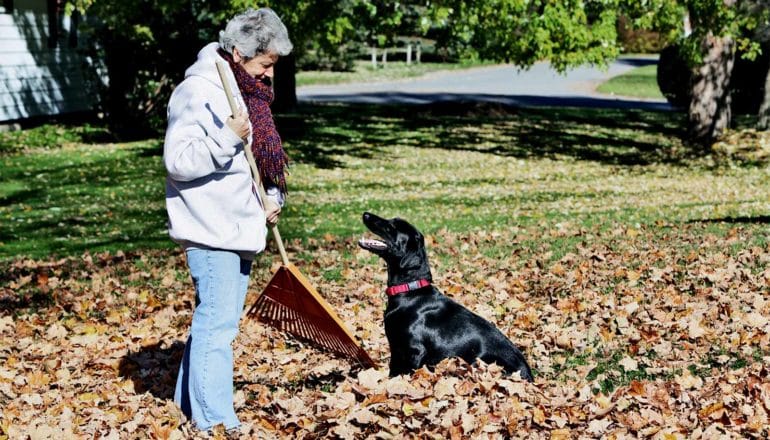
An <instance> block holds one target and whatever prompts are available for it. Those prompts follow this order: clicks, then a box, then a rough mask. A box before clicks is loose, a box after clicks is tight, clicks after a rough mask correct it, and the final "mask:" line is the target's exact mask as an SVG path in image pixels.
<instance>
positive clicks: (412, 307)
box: [358, 212, 532, 382]
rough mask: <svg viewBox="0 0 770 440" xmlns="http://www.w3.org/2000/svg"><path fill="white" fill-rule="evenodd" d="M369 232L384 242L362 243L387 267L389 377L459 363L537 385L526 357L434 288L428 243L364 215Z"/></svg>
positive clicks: (402, 225) (400, 224)
mask: <svg viewBox="0 0 770 440" xmlns="http://www.w3.org/2000/svg"><path fill="white" fill-rule="evenodd" d="M363 221H364V224H365V225H366V227H367V228H369V230H370V231H372V232H373V233H374V234H376V235H377V236H378V237H380V238H381V239H382V240H374V239H368V238H362V239H361V240H359V242H358V244H359V246H361V247H362V248H364V249H366V250H367V251H369V252H372V253H374V254H376V255H379V256H380V257H381V258H382V259H384V260H385V263H386V264H387V266H388V288H387V290H386V293H387V294H388V306H387V308H386V309H385V335H386V336H387V337H388V343H389V344H390V354H391V356H390V375H391V376H397V375H399V374H404V373H410V372H412V371H414V370H416V369H418V368H420V367H422V366H423V365H427V366H433V365H436V364H438V363H439V362H441V360H442V359H445V358H450V357H459V358H462V359H464V360H465V361H466V362H468V363H473V362H475V361H476V359H481V360H482V361H484V362H486V363H488V364H491V363H496V364H498V365H500V366H502V367H503V368H504V369H505V371H506V373H508V374H510V373H513V372H516V371H518V372H519V374H520V375H521V377H522V378H524V379H526V380H528V381H530V382H531V381H532V372H531V371H530V369H529V365H527V361H526V360H525V359H524V355H523V354H522V353H521V351H519V349H518V348H516V346H515V345H513V343H511V341H510V340H508V338H506V337H505V336H504V335H503V334H502V332H500V330H498V329H497V328H496V327H495V326H494V325H492V324H491V323H489V322H488V321H486V320H485V319H484V318H482V317H480V316H478V315H476V314H474V313H472V312H470V311H469V310H468V309H466V308H465V307H463V306H461V305H460V304H458V303H456V302H454V301H452V300H451V299H449V297H447V296H444V295H443V294H442V293H441V292H439V290H438V289H437V288H435V287H433V285H432V284H431V283H432V281H433V278H432V276H431V271H430V266H429V264H428V254H427V252H426V250H425V240H424V238H423V236H422V234H421V233H420V231H418V230H417V229H416V228H415V227H414V226H412V225H411V224H409V223H407V222H406V221H404V220H401V219H399V218H394V219H390V220H388V219H384V218H381V217H378V216H376V215H374V214H371V213H368V212H367V213H364V215H363Z"/></svg>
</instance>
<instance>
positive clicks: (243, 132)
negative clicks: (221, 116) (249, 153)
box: [225, 110, 250, 142]
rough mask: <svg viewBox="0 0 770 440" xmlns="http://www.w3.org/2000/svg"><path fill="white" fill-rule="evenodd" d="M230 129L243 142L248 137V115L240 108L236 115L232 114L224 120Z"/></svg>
mask: <svg viewBox="0 0 770 440" xmlns="http://www.w3.org/2000/svg"><path fill="white" fill-rule="evenodd" d="M225 123H226V124H227V126H228V127H230V130H232V131H233V133H235V134H236V135H238V137H239V138H241V139H243V141H244V142H245V141H246V140H247V139H248V138H249V130H250V127H249V115H248V113H246V112H245V111H243V110H241V111H240V112H239V113H238V114H237V115H232V116H230V117H229V118H227V121H226V122H225Z"/></svg>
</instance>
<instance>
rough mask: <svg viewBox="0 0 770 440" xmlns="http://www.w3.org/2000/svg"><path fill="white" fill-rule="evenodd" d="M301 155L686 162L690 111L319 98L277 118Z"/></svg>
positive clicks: (320, 162) (335, 163)
mask: <svg viewBox="0 0 770 440" xmlns="http://www.w3.org/2000/svg"><path fill="white" fill-rule="evenodd" d="M277 122H278V128H279V131H280V133H281V134H282V136H283V138H284V140H285V141H286V144H287V150H289V154H290V156H291V157H292V159H293V160H294V161H297V162H303V163H311V164H313V165H315V166H317V167H321V168H333V167H339V166H341V163H340V161H339V160H337V159H336V158H335V157H336V156H339V155H347V156H353V157H361V158H368V157H375V156H378V155H387V154H388V149H389V148H392V147H395V146H399V145H401V146H414V147H418V148H440V149H445V150H465V151H477V152H480V153H488V154H495V155H500V156H510V157H518V158H532V157H572V158H575V159H580V160H590V161H597V162H601V163H607V164H613V165H645V164H651V163H680V162H682V161H683V160H684V159H686V158H689V157H692V155H693V154H695V153H696V152H693V151H691V150H689V149H687V148H685V147H684V146H683V144H682V142H681V137H682V134H683V131H682V128H681V127H683V123H684V115H682V114H678V113H672V112H652V111H644V110H633V109H612V108H603V109H597V108H527V109H521V108H516V107H512V106H506V105H502V104H497V103H469V102H443V103H437V104H430V105H368V104H327V105H321V104H314V105H305V106H300V107H299V109H298V110H297V112H295V113H292V114H287V115H279V116H278V117H277Z"/></svg>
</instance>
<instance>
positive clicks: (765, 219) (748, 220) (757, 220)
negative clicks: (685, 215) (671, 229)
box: [687, 215, 770, 225]
mask: <svg viewBox="0 0 770 440" xmlns="http://www.w3.org/2000/svg"><path fill="white" fill-rule="evenodd" d="M687 223H740V224H757V225H765V224H770V216H767V215H758V216H756V217H723V218H707V219H696V220H690V221H688V222H687Z"/></svg>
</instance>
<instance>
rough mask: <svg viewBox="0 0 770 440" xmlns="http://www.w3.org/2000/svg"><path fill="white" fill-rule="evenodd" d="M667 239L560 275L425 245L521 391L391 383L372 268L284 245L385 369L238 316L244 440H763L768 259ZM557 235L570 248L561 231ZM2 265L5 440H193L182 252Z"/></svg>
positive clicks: (591, 253) (401, 379)
mask: <svg viewBox="0 0 770 440" xmlns="http://www.w3.org/2000/svg"><path fill="white" fill-rule="evenodd" d="M666 228H668V230H669V232H667V235H666V237H665V239H664V240H663V241H660V240H661V239H660V238H659V237H657V236H655V235H654V231H650V230H647V229H646V228H644V227H635V228H632V229H629V228H622V227H617V228H609V229H608V230H607V231H606V232H598V231H593V232H592V233H593V234H596V235H599V236H601V234H606V236H604V238H607V239H608V241H606V242H605V244H596V245H591V244H587V243H581V244H579V245H578V246H577V247H576V248H575V249H574V252H571V253H570V252H568V253H566V254H565V255H563V256H562V257H561V258H559V259H557V260H555V261H551V260H552V259H551V256H546V255H545V254H540V255H539V256H537V257H536V258H535V259H533V260H515V259H509V260H506V259H504V258H503V259H500V258H494V257H488V256H485V254H484V253H483V252H478V249H479V248H481V247H483V246H484V245H485V243H495V242H505V241H508V242H511V243H515V242H516V236H513V235H511V236H509V235H506V233H500V232H498V233H495V234H493V235H487V234H485V233H482V232H479V233H471V234H468V235H466V236H461V235H457V234H452V233H449V232H446V231H441V232H439V233H437V234H435V235H433V236H431V237H430V241H431V242H432V243H433V245H432V247H431V249H430V251H431V253H432V254H433V257H434V258H433V266H434V277H435V279H436V284H437V286H438V287H439V288H440V289H442V290H443V291H444V292H445V293H447V294H449V295H452V296H453V297H455V298H456V299H457V300H458V301H460V302H463V303H464V304H465V305H466V306H468V307H469V308H470V309H471V310H474V311H475V312H477V313H479V314H482V315H483V316H485V317H487V318H489V319H491V320H492V321H494V322H495V323H496V324H497V326H498V327H499V328H500V329H501V331H503V332H504V333H505V334H507V335H509V336H510V337H511V339H512V340H514V341H515V342H516V343H517V344H518V345H519V346H520V347H522V349H523V350H524V351H525V353H526V356H527V358H528V359H529V361H530V364H531V365H532V367H533V368H534V369H535V370H536V374H537V375H536V381H535V383H534V384H529V383H525V382H522V381H520V380H519V379H518V378H516V377H513V378H511V377H507V376H505V375H503V374H502V372H501V371H500V369H499V368H498V367H497V366H494V365H489V366H488V365H467V364H464V363H462V362H460V361H457V360H448V361H445V362H443V363H441V364H440V365H438V366H437V367H436V368H434V369H433V370H428V369H421V370H419V371H417V372H415V373H414V374H412V375H411V376H398V377H394V378H391V377H389V376H388V374H387V367H386V365H387V360H388V356H389V352H388V345H387V344H388V343H387V340H386V339H385V335H384V330H383V328H382V310H383V307H384V301H385V298H384V296H383V294H382V290H383V283H384V268H383V267H381V264H380V262H379V261H377V262H375V263H372V260H371V259H370V258H369V256H368V255H366V254H361V253H358V252H351V253H349V254H348V255H349V256H348V257H347V258H343V256H342V255H343V251H346V250H348V249H356V246H355V244H354V243H353V242H352V241H344V240H335V241H328V242H327V243H324V244H322V245H317V247H315V248H308V249H301V248H300V245H299V244H298V243H292V244H291V246H290V251H291V252H297V251H298V250H301V251H303V252H306V253H309V254H312V255H314V256H315V257H316V258H314V259H312V260H309V261H308V262H307V263H305V265H304V266H303V267H302V271H303V273H305V274H307V275H308V277H309V278H310V279H311V282H312V283H313V284H314V285H315V286H316V287H317V288H318V290H319V291H320V292H321V294H322V295H324V297H325V298H327V299H328V300H329V301H330V302H331V303H332V305H333V307H334V308H335V310H336V311H337V312H338V313H339V314H340V316H341V317H342V319H343V321H344V322H346V323H347V324H348V325H349V326H350V328H351V330H352V331H353V332H354V333H355V334H356V335H357V336H358V338H359V339H360V340H361V341H362V343H363V345H364V347H365V348H366V349H367V351H369V353H370V355H372V357H373V358H374V359H375V360H377V361H378V362H379V364H380V365H381V367H380V368H378V369H367V370H361V369H360V368H358V367H355V366H351V365H350V364H349V363H348V362H347V361H345V360H343V359H338V358H334V357H331V356H329V355H328V354H326V353H323V352H319V351H317V350H315V349H313V348H312V347H308V346H306V345H304V344H302V343H299V342H297V341H295V340H293V339H291V338H286V337H285V336H284V335H282V334H279V333H277V332H275V331H274V330H273V329H271V328H268V327H265V326H263V325H262V324H260V323H257V322H254V321H251V320H248V319H246V320H244V321H243V322H242V326H241V333H240V335H239V337H238V339H237V340H236V343H235V347H234V348H235V355H236V365H235V381H236V390H237V392H236V407H237V411H238V414H239V417H240V418H241V420H242V422H243V423H244V426H243V428H242V430H241V433H242V435H243V437H244V438H285V437H293V438H302V437H309V438H319V437H339V438H351V439H357V438H404V437H419V438H543V439H547V438H551V439H566V438H597V437H603V438H635V437H653V438H660V439H680V438H713V437H715V436H726V437H732V438H740V437H760V436H763V435H767V434H770V432H768V431H767V429H768V428H767V426H768V412H770V379H768V377H770V370H768V369H767V367H766V366H765V365H766V364H767V361H768V360H770V359H768V358H767V357H766V356H767V355H768V353H770V347H768V346H769V345H770V337H769V336H768V334H769V333H770V331H769V330H770V328H769V327H768V325H770V321H768V316H770V301H768V300H767V299H766V293H767V292H768V286H769V285H770V270H769V269H768V267H767V263H768V262H769V261H770V249H768V248H762V247H758V246H754V247H752V248H749V249H739V250H737V251H735V252H732V253H731V252H728V251H726V249H728V248H729V247H730V244H732V243H736V242H740V241H741V240H745V237H744V236H743V235H742V234H743V232H742V231H741V230H740V229H738V230H734V231H731V232H730V233H729V234H726V236H725V237H718V236H714V235H708V234H704V233H703V231H701V230H699V229H698V228H697V227H694V226H689V227H685V228H681V229H678V230H677V229H674V228H671V227H669V226H667V227H666ZM555 231H556V232H558V233H559V234H566V235H569V236H572V235H574V234H572V233H571V232H570V230H569V227H568V225H562V226H561V227H559V228H556V229H555ZM519 233H521V231H518V232H516V234H519ZM617 237H622V240H620V241H616V239H617ZM606 243H610V244H611V245H607V244H606ZM655 243H665V246H664V247H656V246H655V245H654V244H655ZM514 246H515V245H514ZM461 247H464V250H460V249H459V248H461ZM271 262H272V259H271V258H270V257H265V258H263V259H260V260H258V262H257V263H256V266H255V268H254V271H253V273H254V275H253V276H254V280H253V282H252V287H251V291H250V297H249V299H250V301H249V302H251V301H253V298H254V295H255V294H256V293H257V292H258V291H259V290H260V287H261V286H263V285H264V283H265V282H266V280H267V279H268V278H269V276H270V272H269V266H270V265H271ZM3 265H4V266H3V267H2V268H1V269H2V270H3V273H4V275H3V276H2V279H0V297H2V298H3V300H2V301H3V302H2V305H3V314H2V316H0V342H1V343H0V361H2V362H0V408H2V410H0V438H23V437H25V436H26V437H30V438H94V437H107V438H146V437H148V436H149V437H151V438H164V439H177V438H190V437H206V436H205V435H203V434H201V433H196V432H195V431H194V430H193V429H192V427H191V425H190V423H189V421H187V420H185V419H184V417H183V416H182V415H181V413H180V411H179V409H178V408H176V406H175V405H174V404H173V403H172V402H171V399H172V395H173V388H174V383H175V379H176V372H177V368H178V365H179V362H180V359H181V356H182V351H183V348H184V341H185V339H186V333H187V331H188V326H189V322H190V319H191V316H192V300H193V298H192V286H191V284H190V283H189V281H188V277H189V276H188V274H187V269H186V267H185V265H184V261H183V258H181V257H180V254H178V253H177V252H147V253H143V254H131V255H123V254H121V255H109V254H98V255H85V256H83V257H81V258H71V259H63V260H56V261H33V260H18V261H11V262H6V263H3ZM336 266H344V269H343V270H341V271H340V273H339V278H327V277H325V276H324V274H325V271H324V269H325V268H329V267H336ZM41 274H45V275H41ZM212 436H213V437H214V438H224V437H223V436H224V434H223V433H214V434H212Z"/></svg>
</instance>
